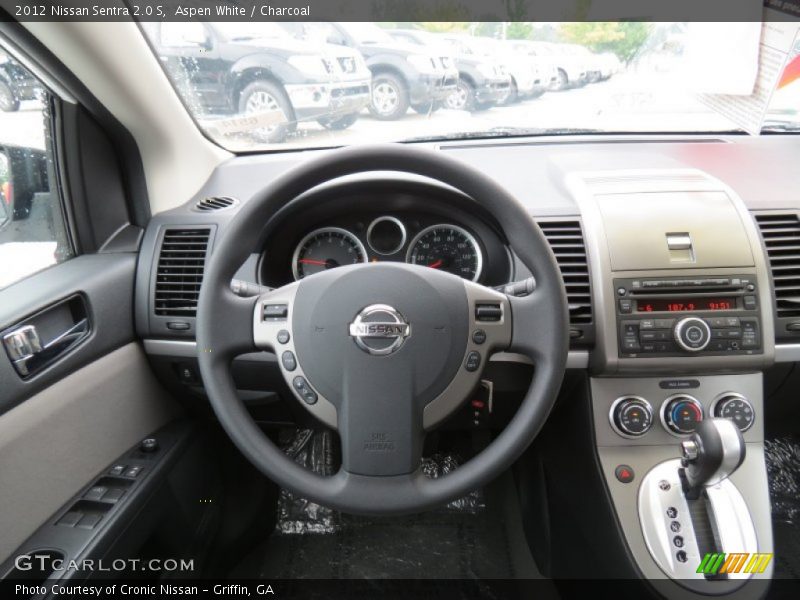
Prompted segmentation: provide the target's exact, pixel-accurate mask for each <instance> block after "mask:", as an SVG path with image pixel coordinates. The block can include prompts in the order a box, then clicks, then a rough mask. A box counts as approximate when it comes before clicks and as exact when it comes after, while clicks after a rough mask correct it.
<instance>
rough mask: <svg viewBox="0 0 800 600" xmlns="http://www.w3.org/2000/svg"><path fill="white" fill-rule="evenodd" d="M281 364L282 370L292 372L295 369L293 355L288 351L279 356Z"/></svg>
mask: <svg viewBox="0 0 800 600" xmlns="http://www.w3.org/2000/svg"><path fill="white" fill-rule="evenodd" d="M281 362H282V363H283V368H284V369H286V370H287V371H294V370H295V369H296V368H297V361H296V360H295V358H294V353H292V352H290V351H289V350H287V351H286V352H284V353H283V354H281Z"/></svg>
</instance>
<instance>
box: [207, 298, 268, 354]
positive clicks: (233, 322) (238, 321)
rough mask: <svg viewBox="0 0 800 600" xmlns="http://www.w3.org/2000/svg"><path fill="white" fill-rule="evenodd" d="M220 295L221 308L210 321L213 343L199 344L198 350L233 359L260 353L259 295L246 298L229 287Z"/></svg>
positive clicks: (209, 326)
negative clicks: (256, 312) (255, 326)
mask: <svg viewBox="0 0 800 600" xmlns="http://www.w3.org/2000/svg"><path fill="white" fill-rule="evenodd" d="M220 296H221V297H220V300H219V301H220V307H219V310H218V312H217V314H216V316H215V318H214V319H213V321H212V322H210V323H208V324H207V327H208V328H209V329H210V332H211V335H213V337H211V338H210V339H212V340H213V343H212V344H205V345H199V346H198V353H200V354H204V353H205V354H212V355H214V356H215V357H221V358H223V359H225V360H231V359H233V358H234V357H235V356H238V355H240V354H247V353H248V352H257V351H258V347H257V345H256V343H255V341H254V339H253V326H252V322H253V307H254V306H255V298H253V297H250V298H242V297H241V296H237V295H235V294H234V293H233V292H231V291H230V290H227V289H226V290H224V291H223V292H222V293H221V294H220ZM203 339H209V338H205V337H204V338H203Z"/></svg>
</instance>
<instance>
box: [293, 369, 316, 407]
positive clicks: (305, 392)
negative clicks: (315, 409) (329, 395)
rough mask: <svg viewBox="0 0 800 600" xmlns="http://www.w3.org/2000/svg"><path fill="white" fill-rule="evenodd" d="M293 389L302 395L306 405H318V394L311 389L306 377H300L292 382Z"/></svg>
mask: <svg viewBox="0 0 800 600" xmlns="http://www.w3.org/2000/svg"><path fill="white" fill-rule="evenodd" d="M292 387H294V389H295V390H296V391H297V393H298V394H300V397H301V398H302V399H303V401H304V402H305V403H306V404H316V403H317V393H316V392H315V391H314V390H312V389H311V386H309V385H308V382H307V381H306V380H305V377H301V376H300V375H298V376H297V377H295V378H294V379H293V380H292Z"/></svg>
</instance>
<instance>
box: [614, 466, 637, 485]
mask: <svg viewBox="0 0 800 600" xmlns="http://www.w3.org/2000/svg"><path fill="white" fill-rule="evenodd" d="M614 476H615V477H616V478H617V481H619V482H620V483H630V482H631V481H633V480H634V478H635V476H636V475H635V474H634V472H633V469H632V468H630V467H629V466H628V465H619V466H618V467H617V468H616V469H614Z"/></svg>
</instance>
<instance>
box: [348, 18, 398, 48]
mask: <svg viewBox="0 0 800 600" xmlns="http://www.w3.org/2000/svg"><path fill="white" fill-rule="evenodd" d="M341 26H342V29H344V30H345V31H346V32H347V33H348V34H349V35H350V37H352V38H353V39H354V40H355V42H356V44H391V43H392V37H391V36H390V35H389V34H388V33H387V32H385V31H384V30H382V29H381V28H380V27H378V26H377V25H374V24H373V23H342V24H341Z"/></svg>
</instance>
